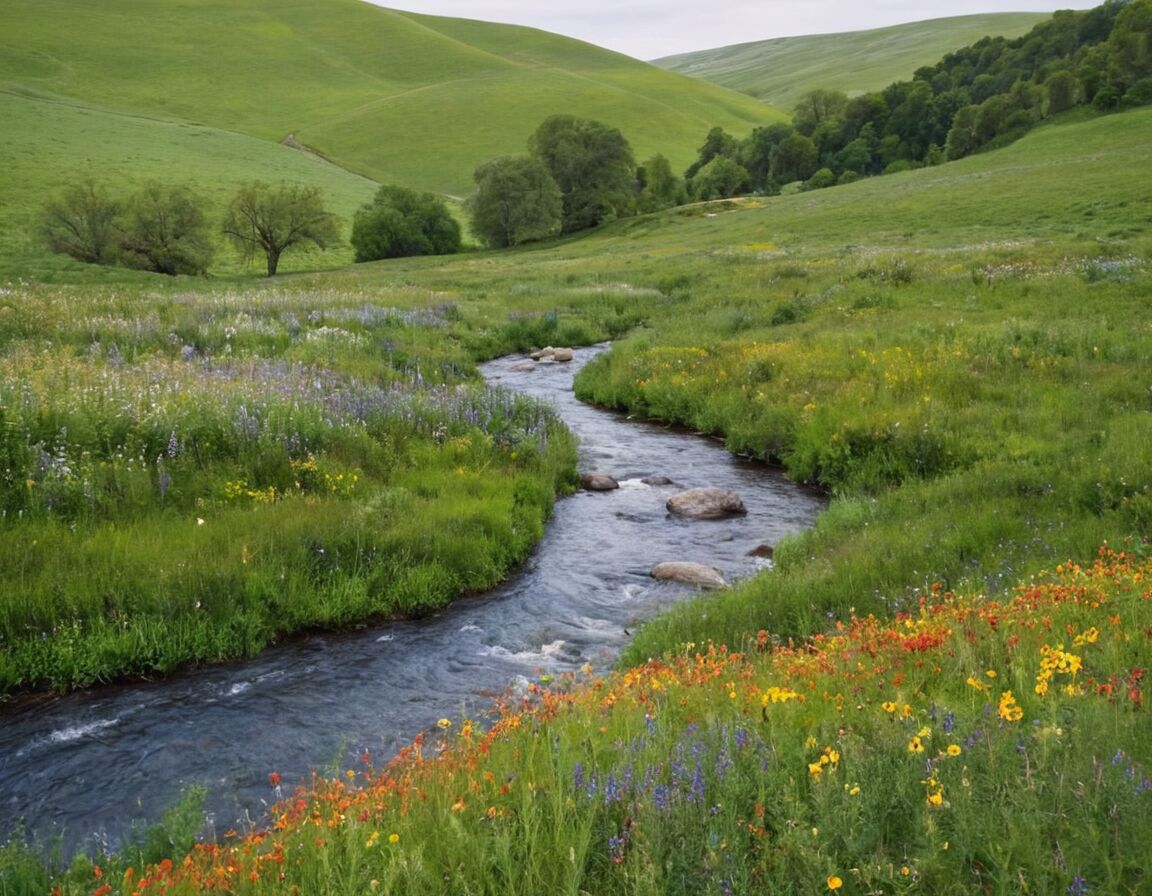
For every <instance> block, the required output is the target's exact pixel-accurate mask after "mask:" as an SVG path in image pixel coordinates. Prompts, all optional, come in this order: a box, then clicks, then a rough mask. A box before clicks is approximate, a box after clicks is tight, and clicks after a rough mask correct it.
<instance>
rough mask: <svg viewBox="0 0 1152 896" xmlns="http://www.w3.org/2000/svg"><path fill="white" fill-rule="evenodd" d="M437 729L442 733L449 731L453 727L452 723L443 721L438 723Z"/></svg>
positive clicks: (448, 720) (447, 720)
mask: <svg viewBox="0 0 1152 896" xmlns="http://www.w3.org/2000/svg"><path fill="white" fill-rule="evenodd" d="M436 727H437V728H439V729H441V730H442V731H447V730H448V729H449V728H451V727H452V722H451V720H450V719H441V720H440V721H439V722H437V723H436Z"/></svg>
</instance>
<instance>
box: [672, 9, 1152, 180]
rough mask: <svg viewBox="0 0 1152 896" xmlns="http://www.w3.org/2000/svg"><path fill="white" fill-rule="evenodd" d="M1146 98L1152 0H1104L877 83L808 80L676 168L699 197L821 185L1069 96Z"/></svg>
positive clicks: (959, 141) (927, 152)
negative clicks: (847, 87) (773, 115)
mask: <svg viewBox="0 0 1152 896" xmlns="http://www.w3.org/2000/svg"><path fill="white" fill-rule="evenodd" d="M1148 103H1152V0H1108V2H1106V3H1104V4H1102V5H1101V6H1098V7H1096V8H1094V9H1090V10H1086V11H1082V12H1077V11H1072V10H1063V11H1060V12H1057V13H1055V14H1054V15H1053V16H1052V18H1051V19H1048V20H1046V21H1044V22H1042V23H1040V24H1038V25H1037V26H1036V27H1034V28H1033V29H1032V30H1031V31H1030V32H1028V33H1027V34H1025V35H1023V36H1021V37H1018V38H1014V39H1011V40H1009V39H1007V38H1003V37H986V38H983V39H982V40H980V41H978V42H976V43H975V44H973V45H971V46H969V47H966V48H964V49H961V50H958V51H956V52H954V53H949V54H948V55H946V56H945V57H944V58H943V59H942V60H941V61H940V62H938V63H937V64H935V65H933V66H925V67H923V68H920V69H918V70H917V71H916V72H915V73H914V75H913V77H912V79H911V80H908V81H899V82H896V83H893V84H891V85H889V86H888V87H886V88H884V89H883V90H880V91H875V92H872V93H865V94H862V95H860V96H855V97H851V98H850V97H848V96H847V95H846V94H844V93H842V92H840V91H834V90H814V91H812V92H810V93H808V94H807V95H805V96H804V98H803V99H802V100H801V101H800V103H799V104H798V105H797V106H796V107H795V109H794V110H793V115H792V121H791V124H772V125H767V126H764V127H759V128H756V129H755V130H753V131H752V133H751V134H750V135H749V136H748V137H746V138H744V139H743V140H737V139H736V138H734V137H732V136H731V135H728V134H726V133H724V131H723V130H722V129H720V128H714V129H713V130H712V131H711V132H710V133H709V134H708V137H707V139H706V141H705V143H704V145H703V146H702V147H701V148H700V153H699V157H698V159H697V161H696V162H695V163H694V164H693V166H692V167H691V168H689V170H688V171H687V172H686V177H687V179H688V181H689V185H690V189H691V192H693V193H694V194H695V195H696V196H697V197H699V198H720V197H724V196H733V195H737V194H739V193H742V192H748V191H753V192H758V193H761V194H765V195H771V194H774V193H776V192H779V191H780V189H781V188H782V187H783V186H784V185H786V184H789V183H793V182H796V181H800V182H801V183H802V184H803V186H804V187H805V188H808V189H814V188H819V187H827V186H832V185H834V184H838V183H847V182H850V181H853V180H857V179H859V178H861V177H868V176H872V175H877V174H888V173H893V172H897V171H903V170H907V169H910V168H917V167H921V166H925V165H936V164H939V163H941V162H944V161H951V160H955V159H960V158H964V157H965V156H968V155H971V154H972V153H975V152H978V151H981V150H985V149H990V148H995V147H998V146H1003V145H1006V144H1007V143H1010V142H1012V141H1014V140H1016V139H1018V138H1019V137H1021V136H1022V135H1023V134H1025V133H1026V132H1027V131H1029V130H1030V129H1031V128H1033V127H1034V126H1036V125H1037V124H1039V123H1040V122H1041V121H1043V120H1045V119H1047V118H1050V117H1051V116H1053V115H1057V114H1060V113H1062V112H1067V111H1069V110H1071V109H1074V108H1076V107H1079V106H1088V107H1091V108H1093V109H1095V110H1097V111H1099V112H1110V111H1114V110H1117V109H1122V108H1131V107H1135V106H1142V105H1146V104H1148Z"/></svg>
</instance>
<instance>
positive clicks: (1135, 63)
mask: <svg viewBox="0 0 1152 896" xmlns="http://www.w3.org/2000/svg"><path fill="white" fill-rule="evenodd" d="M1108 45H1109V49H1110V50H1111V53H1112V58H1113V59H1114V60H1115V63H1116V67H1117V69H1118V70H1119V72H1120V73H1121V78H1122V80H1123V81H1124V83H1125V84H1126V85H1127V84H1133V83H1135V82H1136V81H1139V80H1140V79H1141V78H1145V77H1148V76H1150V75H1152V0H1133V2H1132V3H1129V4H1127V5H1125V6H1124V8H1123V9H1122V10H1121V11H1120V13H1119V15H1117V16H1116V21H1115V23H1114V24H1113V26H1112V33H1111V34H1110V35H1109V37H1108Z"/></svg>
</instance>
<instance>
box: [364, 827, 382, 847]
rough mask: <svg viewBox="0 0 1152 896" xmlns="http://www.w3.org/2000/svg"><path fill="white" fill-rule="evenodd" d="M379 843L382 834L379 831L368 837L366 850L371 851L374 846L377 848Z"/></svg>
mask: <svg viewBox="0 0 1152 896" xmlns="http://www.w3.org/2000/svg"><path fill="white" fill-rule="evenodd" d="M379 842H380V832H379V831H373V832H372V833H371V834H369V835H368V839H367V840H365V841H364V848H365V849H371V848H372V847H373V846H375V845H376V844H377V843H379Z"/></svg>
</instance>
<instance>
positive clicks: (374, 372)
mask: <svg viewBox="0 0 1152 896" xmlns="http://www.w3.org/2000/svg"><path fill="white" fill-rule="evenodd" d="M420 295H421V296H423V295H424V294H423V293H420ZM400 299H401V305H400V306H391V305H386V304H381V302H380V301H379V298H373V297H369V296H368V295H366V294H364V293H359V292H352V293H339V292H333V291H327V292H314V291H310V290H292V291H290V292H287V293H284V292H277V291H267V292H264V291H259V290H255V289H251V290H240V291H233V290H218V289H209V288H204V289H202V290H201V291H199V292H196V293H183V292H176V291H173V292H169V293H167V294H163V293H161V294H155V293H153V294H152V295H151V297H149V298H145V296H144V295H142V294H140V293H137V292H133V291H131V290H129V291H127V292H125V291H124V290H121V289H116V290H98V289H88V290H84V291H82V292H80V293H77V292H76V291H74V290H69V289H61V288H56V287H32V286H29V287H11V288H6V289H5V290H4V292H3V296H2V297H0V319H2V322H0V344H2V345H3V353H2V357H0V421H2V423H3V426H2V432H3V441H2V444H0V469H2V470H3V475H2V477H0V528H3V530H4V538H3V540H2V541H3V549H2V550H0V570H2V571H3V572H2V575H3V579H4V582H5V589H4V594H5V598H4V601H3V606H2V608H0V693H7V692H12V691H15V690H22V689H28V688H37V687H38V688H44V687H51V688H54V689H61V690H62V689H68V688H74V687H80V686H86V685H88V684H91V683H93V682H98V681H107V680H112V679H115V678H121V677H124V676H152V675H158V674H164V673H167V672H171V671H172V670H174V669H176V668H179V667H181V666H184V665H186V664H189V663H194V662H219V661H221V660H227V659H234V658H237V657H242V656H248V655H251V654H252V653H255V652H256V651H258V650H260V649H261V648H263V647H264V646H266V645H267V644H269V643H270V642H272V641H274V640H276V639H278V638H280V637H283V636H285V635H287V634H291V633H293V632H299V631H302V630H307V629H311V628H315V627H325V628H333V627H342V626H347V625H349V624H351V623H354V622H356V621H363V620H368V619H373V618H386V617H389V616H393V615H405V616H412V615H420V614H422V613H427V612H430V611H432V610H434V609H436V608H437V607H439V606H441V605H443V604H444V603H446V602H448V601H450V600H452V599H454V598H456V597H458V596H459V595H460V594H461V593H464V592H468V591H475V590H482V589H486V588H491V587H492V586H493V585H495V584H496V583H497V582H498V581H499V580H500V579H501V578H502V577H503V576H504V575H505V573H506V572H507V570H508V569H509V568H510V567H512V566H513V565H514V564H516V563H518V562H519V561H520V560H522V559H523V558H524V556H525V555H526V554H527V552H528V551H529V550H530V549H531V547H532V546H533V545H534V544H535V542H536V540H537V539H538V538H539V536H540V534H541V532H542V527H543V521H544V519H545V518H546V517H547V515H548V514H549V512H550V509H551V503H552V499H553V497H554V494H555V492H556V490H557V489H562V488H566V487H568V485H569V483H570V481H571V477H572V473H571V468H572V465H573V462H574V461H573V453H572V451H573V449H572V445H571V442H570V439H569V438H568V437H567V436H566V434H565V432H564V430H563V429H562V427H560V426H559V425H558V424H556V422H555V421H554V420H553V419H552V418H551V415H550V414H549V413H548V412H547V411H546V410H545V409H543V408H542V407H539V406H536V405H535V404H533V403H532V402H529V401H526V400H521V399H517V398H514V397H512V396H510V395H506V394H502V393H497V392H491V391H488V390H485V389H483V388H481V387H479V386H477V385H474V384H469V383H467V382H462V381H461V377H462V376H463V375H464V374H465V373H466V371H467V370H468V369H469V364H468V358H467V357H466V356H464V355H462V354H460V353H459V351H454V350H453V349H452V348H451V347H450V346H449V345H448V344H446V342H445V339H444V335H443V333H444V331H445V330H446V329H447V328H448V327H449V326H450V324H451V322H452V320H453V318H454V316H455V315H456V312H455V310H454V308H453V307H452V306H451V305H450V304H441V305H439V306H435V307H414V305H416V303H414V302H413V301H412V296H411V295H410V294H404V295H402V296H401V297H400Z"/></svg>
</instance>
